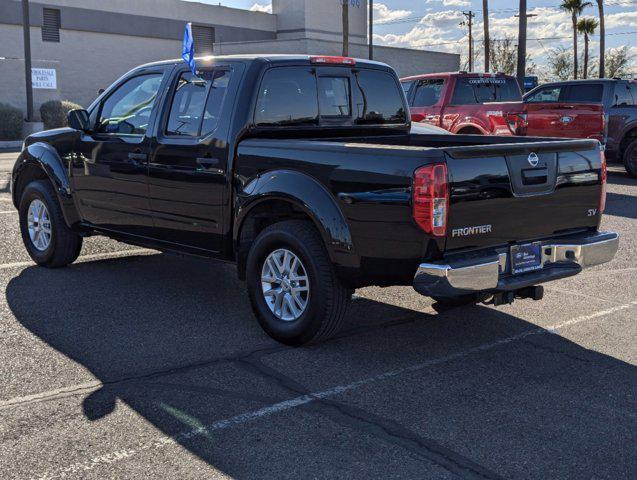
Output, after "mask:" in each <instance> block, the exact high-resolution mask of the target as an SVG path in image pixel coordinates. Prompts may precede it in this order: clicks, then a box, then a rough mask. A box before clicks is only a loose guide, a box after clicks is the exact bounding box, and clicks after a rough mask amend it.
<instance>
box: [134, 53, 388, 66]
mask: <svg viewBox="0 0 637 480" xmlns="http://www.w3.org/2000/svg"><path fill="white" fill-rule="evenodd" d="M318 57H324V58H329V59H341V58H343V57H340V56H334V55H295V54H242V55H207V56H200V57H195V60H196V61H197V62H198V63H199V64H201V65H206V63H208V62H211V61H213V60H234V61H241V62H244V63H251V62H254V61H257V60H260V61H264V62H269V63H298V62H310V61H311V59H312V58H318ZM347 59H351V60H353V61H355V62H356V65H361V64H362V65H367V66H377V67H383V68H387V69H391V67H390V66H389V65H387V64H386V63H382V62H377V61H374V60H367V59H364V58H354V57H347ZM183 61H184V60H183V59H181V58H174V59H170V60H159V61H157V62H150V63H146V64H144V65H140V66H139V67H137V68H142V67H149V66H157V65H175V64H178V63H182V62H183ZM329 65H338V64H337V63H336V64H335V63H331V64H329Z"/></svg>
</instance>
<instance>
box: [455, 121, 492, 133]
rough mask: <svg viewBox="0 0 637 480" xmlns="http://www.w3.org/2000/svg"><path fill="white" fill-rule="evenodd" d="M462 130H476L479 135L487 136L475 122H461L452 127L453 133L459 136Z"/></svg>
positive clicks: (485, 131) (482, 128) (484, 130)
mask: <svg viewBox="0 0 637 480" xmlns="http://www.w3.org/2000/svg"><path fill="white" fill-rule="evenodd" d="M462 130H477V131H479V132H480V135H488V132H487V130H486V129H485V128H484V127H483V126H482V125H480V123H478V122H476V121H467V120H466V119H465V120H463V121H462V122H461V123H458V124H456V125H454V132H453V133H457V134H459V133H460V132H461V131H462Z"/></svg>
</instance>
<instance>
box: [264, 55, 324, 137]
mask: <svg viewBox="0 0 637 480" xmlns="http://www.w3.org/2000/svg"><path fill="white" fill-rule="evenodd" d="M317 89H318V87H317V81H316V76H315V74H314V71H313V69H309V68H297V67H280V68H273V69H270V70H268V71H267V72H266V74H265V76H264V77H263V82H262V83H261V88H260V90H259V99H258V100H257V107H256V111H255V114H254V123H255V124H256V125H260V126H285V125H317V124H318V116H319V109H318V102H317Z"/></svg>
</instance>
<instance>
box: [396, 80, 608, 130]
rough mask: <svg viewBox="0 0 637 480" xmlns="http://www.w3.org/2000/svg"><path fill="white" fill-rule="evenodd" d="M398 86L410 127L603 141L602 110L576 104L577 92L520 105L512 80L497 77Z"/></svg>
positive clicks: (410, 82)
mask: <svg viewBox="0 0 637 480" xmlns="http://www.w3.org/2000/svg"><path fill="white" fill-rule="evenodd" d="M401 83H402V85H403V89H404V90H405V93H406V95H407V99H408V101H409V106H410V109H411V118H412V120H413V121H414V122H425V123H429V124H432V125H436V126H439V127H442V128H444V129H445V130H448V131H450V132H452V133H461V134H476V135H532V136H544V137H566V138H593V139H596V140H600V141H602V142H603V141H604V131H605V121H604V115H603V113H604V112H603V106H602V105H601V104H597V103H582V102H581V99H579V97H578V94H577V90H570V89H569V90H565V91H564V92H563V94H562V95H561V96H560V98H553V97H552V96H551V94H550V92H549V91H546V93H544V92H545V91H542V92H543V93H542V94H541V95H535V96H529V97H528V99H527V100H525V101H523V100H522V94H521V93H520V88H519V86H518V83H517V80H516V79H515V78H514V77H512V76H509V75H504V74H502V73H494V74H489V73H467V72H454V73H436V74H427V75H418V76H414V77H407V78H403V79H402V80H401ZM558 93H559V91H558ZM558 100H559V101H558Z"/></svg>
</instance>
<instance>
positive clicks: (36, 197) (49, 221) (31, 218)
mask: <svg viewBox="0 0 637 480" xmlns="http://www.w3.org/2000/svg"><path fill="white" fill-rule="evenodd" d="M18 210H19V214H20V232H21V234H22V241H23V242H24V246H25V247H26V249H27V252H28V253H29V256H30V257H31V258H32V259H33V261H34V262H35V263H37V264H38V265H41V266H43V267H49V268H57V267H64V266H66V265H68V264H70V263H73V262H74V261H75V259H76V258H77V257H78V255H79V254H80V250H81V248H82V237H80V236H79V235H78V234H76V233H75V232H74V231H73V230H71V229H70V228H69V227H68V226H67V225H66V222H65V221H64V216H63V215H62V209H61V208H60V204H59V202H58V199H57V196H56V194H55V191H54V190H53V185H51V182H49V181H47V180H34V181H32V182H31V183H29V184H28V185H27V186H26V187H25V188H24V191H23V193H22V198H21V199H20V206H19V209H18Z"/></svg>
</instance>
